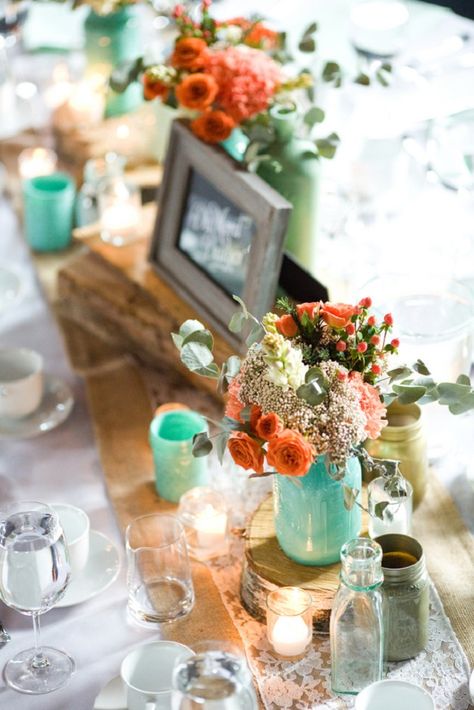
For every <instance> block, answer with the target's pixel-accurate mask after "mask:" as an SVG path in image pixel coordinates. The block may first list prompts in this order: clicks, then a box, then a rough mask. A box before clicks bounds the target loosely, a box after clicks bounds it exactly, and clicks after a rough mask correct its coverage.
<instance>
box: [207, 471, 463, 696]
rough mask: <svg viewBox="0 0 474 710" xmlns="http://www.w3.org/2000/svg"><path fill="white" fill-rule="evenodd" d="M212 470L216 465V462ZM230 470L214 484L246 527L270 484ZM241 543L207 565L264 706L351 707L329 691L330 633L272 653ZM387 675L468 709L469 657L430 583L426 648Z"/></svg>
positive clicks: (237, 541) (394, 665)
mask: <svg viewBox="0 0 474 710" xmlns="http://www.w3.org/2000/svg"><path fill="white" fill-rule="evenodd" d="M213 468H214V470H215V471H217V469H218V467H217V466H216V467H213ZM231 468H232V464H231V463H227V465H226V467H225V469H226V470H225V474H226V475H223V474H222V473H219V474H217V473H216V474H215V480H214V484H215V485H216V487H218V488H220V489H221V490H222V492H223V493H224V494H226V495H227V496H228V497H229V500H231V502H232V508H231V509H232V512H233V515H234V520H233V522H234V524H235V525H236V526H242V527H244V526H245V522H246V520H247V518H248V516H249V515H250V514H251V513H252V512H253V511H254V510H255V508H256V507H257V506H258V504H259V502H260V501H261V499H262V497H263V496H265V495H266V494H267V493H268V490H269V483H268V481H267V480H262V481H258V480H251V481H246V480H245V478H244V477H243V476H242V474H241V473H239V472H237V471H236V470H235V469H234V470H230V469H231ZM229 481H233V486H232V490H229V489H228V486H229ZM226 489H227V490H226ZM244 546H245V543H244V541H243V540H242V539H241V538H239V537H238V536H233V539H232V542H231V545H230V549H229V555H228V556H225V557H221V558H219V559H216V560H213V561H212V562H211V563H210V565H209V566H210V569H211V572H212V576H213V578H214V581H215V583H216V586H217V587H218V589H219V591H220V594H221V596H222V600H223V602H224V604H225V606H226V608H227V611H228V612H229V614H230V616H231V618H232V620H233V622H234V624H235V625H236V627H237V628H238V630H239V631H240V634H241V636H242V640H243V643H244V646H245V649H246V652H247V658H248V661H249V664H250V667H251V669H252V672H253V674H254V677H255V679H256V682H257V684H258V687H259V690H260V694H261V698H262V701H263V703H264V706H265V708H266V709H267V710H273V709H275V710H277V709H278V708H292V710H308V708H309V709H313V710H316V709H317V708H330V709H334V710H336V708H341V709H342V708H350V707H352V706H353V704H354V699H353V698H351V697H348V698H343V697H341V696H334V695H333V694H332V693H331V683H330V667H331V656H330V647H329V636H315V637H314V642H313V645H312V646H311V648H310V650H309V652H308V654H307V655H306V657H305V658H304V659H303V660H299V661H295V662H292V661H282V660H281V659H278V658H275V657H274V656H273V654H272V652H271V648H270V645H269V643H268V641H267V638H266V628H265V625H264V624H261V623H259V622H258V621H256V620H255V619H254V618H253V617H251V616H250V615H249V614H248V613H247V612H246V611H245V609H244V608H243V606H242V604H241V601H240V575H241V571H242V559H243V557H244ZM387 677H389V678H398V679H402V680H408V681H411V682H413V683H417V684H419V685H421V686H422V687H424V688H425V689H426V690H427V691H428V692H429V693H430V694H431V696H432V698H433V700H434V702H435V706H436V708H438V710H466V708H468V707H469V692H468V678H469V666H468V661H467V658H466V656H465V654H464V652H463V650H462V648H461V646H460V644H459V642H458V640H457V638H456V636H455V634H454V631H453V629H452V627H451V623H450V621H449V619H448V617H447V616H446V614H445V613H444V610H443V606H442V603H441V600H440V598H439V596H438V593H437V591H436V589H435V588H434V586H433V585H431V589H430V626H429V641H428V645H427V648H426V650H425V651H424V652H423V653H421V654H419V655H418V656H417V657H416V658H414V659H412V660H409V661H405V662H401V663H390V664H388V668H387Z"/></svg>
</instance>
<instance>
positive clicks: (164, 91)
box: [143, 74, 169, 101]
mask: <svg viewBox="0 0 474 710" xmlns="http://www.w3.org/2000/svg"><path fill="white" fill-rule="evenodd" d="M168 91H169V89H168V87H167V86H166V85H165V84H163V83H162V82H161V81H158V80H157V79H153V77H151V76H147V74H145V75H144V77H143V98H144V99H145V100H146V101H153V99H156V98H158V97H160V98H161V99H163V101H166V99H167V97H168Z"/></svg>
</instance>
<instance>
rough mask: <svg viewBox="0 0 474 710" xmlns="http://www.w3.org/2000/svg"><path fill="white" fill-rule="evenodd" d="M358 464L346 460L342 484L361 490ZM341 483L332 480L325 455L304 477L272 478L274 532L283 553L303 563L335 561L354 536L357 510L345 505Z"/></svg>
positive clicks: (358, 521) (359, 520) (357, 526)
mask: <svg viewBox="0 0 474 710" xmlns="http://www.w3.org/2000/svg"><path fill="white" fill-rule="evenodd" d="M361 480H362V476H361V467H360V463H359V460H358V459H357V458H355V457H353V458H350V459H348V461H347V466H346V475H345V478H344V481H343V482H344V483H345V484H347V485H348V486H350V487H351V488H357V489H358V490H359V491H360V489H361ZM343 482H342V481H335V480H334V479H332V478H331V477H330V476H329V474H328V471H327V460H326V457H325V456H319V457H318V458H317V459H316V461H315V462H314V464H313V465H312V466H311V468H310V469H309V471H308V473H307V474H306V476H302V477H301V478H296V477H292V476H282V475H280V474H276V475H275V476H273V507H274V515H275V532H276V536H277V540H278V542H279V544H280V547H281V548H282V550H283V552H284V553H285V554H286V555H287V556H288V557H289V558H290V559H292V560H294V561H295V562H299V563H300V564H302V565H329V564H332V563H334V562H338V561H339V554H340V551H341V547H342V545H343V544H344V543H345V542H347V541H348V540H351V539H352V538H355V537H358V535H359V532H360V528H361V523H362V516H361V509H360V508H359V506H358V505H354V506H353V508H352V510H346V508H345V507H344V494H343V487H342V485H343Z"/></svg>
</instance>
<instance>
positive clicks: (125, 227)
mask: <svg viewBox="0 0 474 710" xmlns="http://www.w3.org/2000/svg"><path fill="white" fill-rule="evenodd" d="M97 200H98V206H99V215H100V229H101V231H100V236H101V239H102V240H103V241H104V242H107V243H108V244H113V245H114V246H116V247H122V246H125V245H126V244H130V242H133V241H135V239H137V237H138V229H139V226H140V220H141V210H142V203H141V197H140V190H139V189H138V187H137V186H136V185H132V184H130V183H128V182H126V181H125V180H124V179H123V178H122V177H121V176H115V177H111V178H109V179H104V180H103V181H102V182H101V183H100V185H99V188H98V190H97Z"/></svg>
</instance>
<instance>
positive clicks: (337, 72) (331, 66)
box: [322, 62, 342, 81]
mask: <svg viewBox="0 0 474 710" xmlns="http://www.w3.org/2000/svg"><path fill="white" fill-rule="evenodd" d="M341 74H342V72H341V67H340V66H339V64H338V63H337V62H326V64H325V65H324V68H323V72H322V78H323V81H336V80H338V79H340V78H341Z"/></svg>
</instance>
